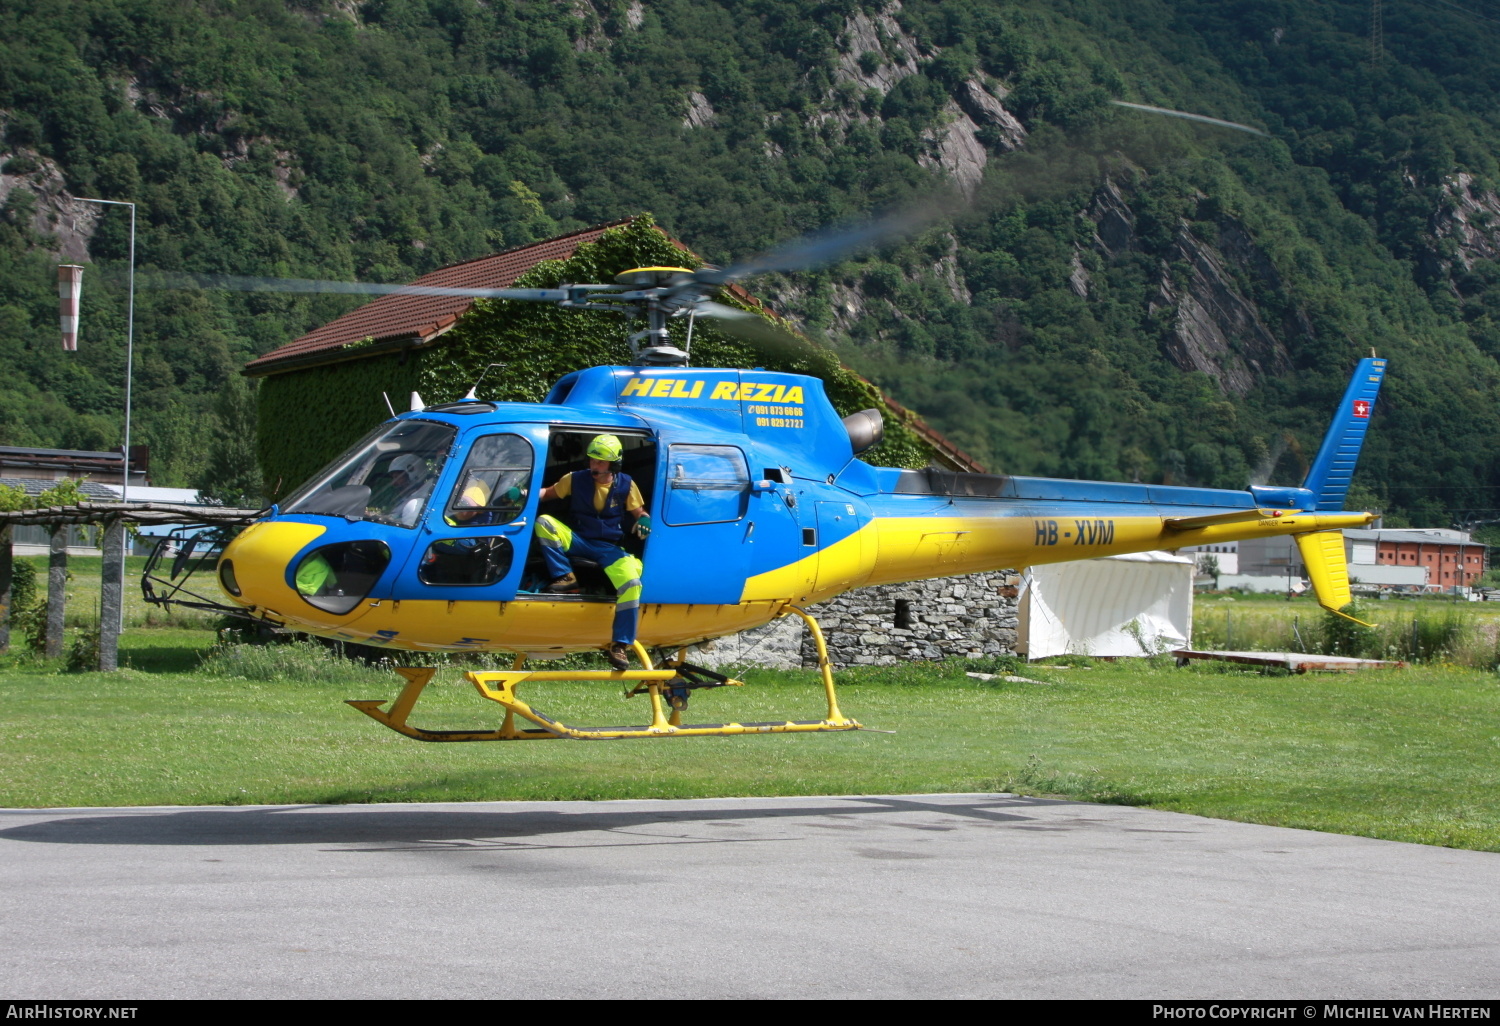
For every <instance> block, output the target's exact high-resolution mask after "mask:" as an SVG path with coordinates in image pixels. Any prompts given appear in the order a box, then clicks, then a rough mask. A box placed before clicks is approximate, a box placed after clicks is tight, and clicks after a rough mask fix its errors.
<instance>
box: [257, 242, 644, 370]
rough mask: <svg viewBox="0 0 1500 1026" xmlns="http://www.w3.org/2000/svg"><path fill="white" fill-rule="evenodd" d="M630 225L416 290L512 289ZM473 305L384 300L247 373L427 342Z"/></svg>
mask: <svg viewBox="0 0 1500 1026" xmlns="http://www.w3.org/2000/svg"><path fill="white" fill-rule="evenodd" d="M627 223H628V219H627V220H625V221H612V222H610V223H608V224H600V225H595V226H593V227H592V228H585V229H583V230H582V231H577V232H573V233H572V234H570V235H561V236H558V237H557V238H555V239H547V240H545V241H543V242H535V243H531V244H530V245H526V246H518V247H516V248H514V249H508V250H506V251H505V252H503V253H495V254H493V255H492V256H487V257H480V258H479V259H478V260H469V261H467V262H465V263H462V264H454V265H453V266H451V267H443V268H440V269H439V270H436V271H433V272H432V273H430V274H424V275H423V276H422V277H420V278H418V279H417V280H416V281H414V282H412V283H411V284H413V285H430V286H436V287H439V288H457V289H465V288H468V289H503V288H508V287H509V286H510V285H511V284H513V283H514V282H515V280H516V279H517V278H519V277H520V276H521V275H522V274H525V273H526V272H527V271H529V270H531V268H533V267H535V266H536V265H537V264H539V263H541V262H542V261H543V260H566V259H567V258H568V257H570V256H572V255H573V254H574V253H575V252H576V251H577V250H578V247H579V246H581V245H583V244H585V243H589V242H594V241H595V240H597V239H598V238H599V237H600V236H601V235H603V234H604V233H605V231H607V230H608V229H610V228H614V227H618V226H619V225H622V224H627ZM473 305H474V300H473V299H471V298H469V297H467V296H410V295H399V294H397V295H387V296H381V297H380V298H379V299H376V300H374V301H373V302H370V303H366V304H365V305H364V306H361V307H358V308H357V309H354V310H350V311H349V312H348V313H346V314H344V315H343V316H342V317H339V318H337V319H336V320H332V321H329V322H328V323H327V324H325V325H323V326H322V327H321V328H318V329H316V330H314V331H310V332H308V333H307V334H306V335H303V336H302V337H301V338H298V339H293V340H292V341H290V342H288V343H287V344H286V345H284V346H280V347H278V348H276V349H273V350H272V351H271V352H269V353H267V354H266V355H264V356H262V357H260V358H258V359H255V360H252V361H250V362H249V363H248V364H246V365H245V372H246V373H247V374H250V375H252V376H253V375H257V374H266V373H274V371H275V370H276V369H277V368H276V365H277V364H280V363H282V362H283V361H288V360H295V361H296V362H298V363H301V362H302V360H303V359H305V358H310V357H316V356H318V355H319V354H327V355H328V356H332V355H333V352H334V351H335V350H338V349H340V348H342V347H343V346H346V345H348V344H349V343H350V342H359V341H362V340H364V339H367V338H368V339H373V340H375V341H377V342H378V341H380V340H382V339H393V338H415V339H424V340H425V339H428V338H431V337H432V336H434V335H436V334H437V333H438V332H439V331H441V330H442V329H444V328H446V327H447V326H448V325H450V324H452V323H453V322H454V321H456V320H457V319H458V318H459V317H460V316H462V315H463V313H464V312H465V311H467V310H468V309H469V307H471V306H473Z"/></svg>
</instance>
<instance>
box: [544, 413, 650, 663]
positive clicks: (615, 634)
mask: <svg viewBox="0 0 1500 1026" xmlns="http://www.w3.org/2000/svg"><path fill="white" fill-rule="evenodd" d="M587 455H588V458H589V469H587V470H579V471H575V472H574V473H572V474H565V475H563V477H562V478H560V479H559V480H558V481H557V482H556V483H555V484H552V485H549V486H547V487H546V488H544V489H542V494H541V500H542V501H543V502H548V501H550V500H552V499H568V500H570V510H569V512H570V514H571V516H570V519H571V520H572V521H573V526H572V527H569V526H568V525H567V524H564V523H563V522H562V521H560V520H558V519H557V518H556V517H550V516H545V515H544V516H540V517H537V521H536V536H537V539H538V540H539V541H540V542H541V543H542V555H543V557H545V559H546V560H547V570H548V574H549V576H550V577H551V578H552V583H550V584H548V585H547V587H546V588H545V589H544V590H546V591H549V592H553V593H564V594H566V593H570V592H576V591H577V590H578V578H577V576H576V575H575V574H574V573H573V565H572V563H571V562H570V561H569V557H570V556H582V557H585V558H587V559H592V560H593V561H595V562H596V563H598V564H599V565H600V566H601V567H603V568H604V573H605V575H606V576H607V577H608V578H609V583H610V584H612V585H614V588H615V619H614V626H613V628H612V629H611V633H610V644H609V646H608V647H607V648H606V649H605V655H606V656H607V657H608V658H609V665H610V666H613V667H614V668H615V669H617V670H624V669H627V668H628V667H629V666H630V662H629V654H630V646H631V645H632V644H633V643H634V642H635V632H636V617H637V614H638V610H639V607H640V604H641V569H642V567H641V561H640V560H639V559H637V558H635V557H634V556H632V555H631V554H630V553H628V552H626V551H625V550H624V549H622V548H620V541H621V539H623V538H624V537H625V530H624V526H623V521H624V517H625V514H626V513H629V514H630V516H631V518H632V520H633V521H634V525H635V526H634V529H635V533H636V535H637V536H639V537H641V538H645V537H646V536H647V535H649V534H650V533H651V516H650V514H648V513H647V512H646V503H645V500H643V499H642V498H641V492H640V489H638V488H637V487H636V486H635V482H634V481H632V480H631V479H630V475H629V474H625V473H623V472H621V470H620V461H621V459H622V458H623V457H624V455H625V450H624V447H623V446H622V445H621V444H620V440H619V439H618V438H616V437H615V436H614V435H598V436H596V437H595V438H594V440H593V441H592V442H590V443H589V447H588V453H587Z"/></svg>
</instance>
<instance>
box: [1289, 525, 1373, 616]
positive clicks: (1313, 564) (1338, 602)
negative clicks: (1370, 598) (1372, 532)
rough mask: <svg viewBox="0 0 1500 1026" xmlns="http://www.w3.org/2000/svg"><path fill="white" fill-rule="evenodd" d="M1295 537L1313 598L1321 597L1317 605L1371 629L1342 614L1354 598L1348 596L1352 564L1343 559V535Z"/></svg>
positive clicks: (1323, 533)
mask: <svg viewBox="0 0 1500 1026" xmlns="http://www.w3.org/2000/svg"><path fill="white" fill-rule="evenodd" d="M1295 537H1296V539H1297V550H1298V551H1299V552H1301V553H1302V564H1303V566H1305V567H1306V568H1307V578H1308V580H1310V581H1312V586H1313V594H1315V595H1317V596H1318V605H1320V606H1322V607H1323V608H1324V609H1326V610H1328V611H1329V612H1331V613H1338V615H1339V616H1342V617H1343V618H1344V619H1346V620H1354V622H1355V623H1361V624H1364V625H1365V626H1366V627H1369V626H1372V625H1371V624H1367V623H1365V622H1364V621H1363V620H1355V619H1354V617H1352V616H1350V615H1349V614H1348V613H1344V612H1341V610H1342V609H1343V608H1344V607H1345V606H1347V605H1348V604H1349V603H1350V602H1351V601H1353V598H1354V596H1353V595H1351V594H1350V593H1349V564H1348V563H1347V562H1346V561H1345V559H1344V532H1343V531H1310V532H1308V533H1307V534H1299V535H1296V536H1295Z"/></svg>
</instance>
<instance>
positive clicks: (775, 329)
mask: <svg viewBox="0 0 1500 1026" xmlns="http://www.w3.org/2000/svg"><path fill="white" fill-rule="evenodd" d="M693 309H694V311H695V312H696V313H697V315H698V316H699V317H712V318H713V319H714V320H715V321H717V322H718V324H717V327H718V328H719V330H721V331H723V332H724V333H725V334H726V335H733V336H735V337H736V338H740V339H744V340H745V341H746V342H754V343H756V344H758V345H762V346H768V347H771V348H775V349H780V350H795V351H797V352H802V353H805V352H807V350H808V343H807V342H805V341H803V340H802V339H800V338H798V337H797V336H796V335H793V334H792V333H791V332H790V331H787V330H786V329H785V328H782V327H779V326H778V325H776V324H775V323H773V322H771V321H768V320H766V319H765V318H764V317H762V316H760V315H759V314H754V313H751V312H749V311H748V310H736V309H735V308H734V307H732V306H725V305H724V304H723V303H715V302H714V301H713V300H709V299H705V300H703V301H702V302H700V303H698V304H696V305H695V306H694V307H693Z"/></svg>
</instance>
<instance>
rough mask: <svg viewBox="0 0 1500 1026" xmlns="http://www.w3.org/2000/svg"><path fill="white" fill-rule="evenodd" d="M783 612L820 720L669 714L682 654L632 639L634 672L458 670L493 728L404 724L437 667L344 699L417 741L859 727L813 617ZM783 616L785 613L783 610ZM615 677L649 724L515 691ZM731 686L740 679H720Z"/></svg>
mask: <svg viewBox="0 0 1500 1026" xmlns="http://www.w3.org/2000/svg"><path fill="white" fill-rule="evenodd" d="M786 612H788V613H795V614H796V615H797V616H800V617H802V619H803V621H804V622H805V623H806V624H807V626H808V628H809V630H811V631H812V636H813V641H814V642H815V643H816V645H817V649H818V669H819V670H820V671H821V673H822V677H823V689H824V691H825V692H826V694H827V697H828V716H827V718H825V719H821V720H781V721H775V722H762V723H694V724H686V725H685V724H683V723H682V721H681V720H682V707H684V706H686V704H687V703H686V701H685V700H682V699H679V700H678V701H673V702H671V703H669V704H670V708H671V713H670V715H668V713H667V705H666V704H664V703H663V701H662V699H663V693H664V692H669V691H672V690H673V688H671V687H670V685H671V684H672V682H674V681H676V680H677V679H678V678H679V671H678V669H677V667H680V666H681V665H682V662H683V654H684V653H681V652H679V653H678V658H677V667H674V666H671V665H668V666H663V667H662V668H660V669H657V668H655V667H653V666H652V665H651V657H650V656H649V655H647V654H646V650H645V648H643V647H642V646H641V644H640V643H639V642H636V643H635V645H634V648H635V654H636V657H637V658H638V659H639V660H640V662H641V665H642V666H643V667H645V669H641V670H526V669H523V666H524V665H525V662H526V657H525V656H517V657H516V662H515V666H514V667H513V668H511V669H509V670H481V671H479V672H472V671H471V672H469V673H466V674H464V676H465V677H467V678H468V680H469V682H470V683H471V684H473V685H474V687H475V688H477V689H478V690H479V693H480V695H482V696H484V697H485V698H487V699H489V700H490V701H492V702H496V703H498V704H499V705H500V706H501V707H502V708H504V709H505V722H504V723H502V724H501V726H500V729H499V730H424V729H422V728H421V727H414V726H412V725H411V724H409V723H407V722H406V721H407V718H408V717H409V716H410V715H411V712H412V709H413V708H414V707H415V706H416V704H417V699H418V698H419V697H421V694H422V690H423V689H424V688H425V687H427V685H428V684H429V683H430V682H431V681H432V677H433V674H435V673H436V672H437V671H436V670H435V669H434V668H432V667H430V666H423V667H411V666H403V667H397V669H396V672H397V673H399V674H400V675H401V676H402V677H404V678H406V686H405V687H404V688H402V689H401V694H400V695H398V696H397V697H396V700H395V701H394V702H392V703H391V707H390V708H389V709H386V710H382V709H381V708H380V707H381V706H383V705H385V700H384V699H376V700H368V699H363V700H350V701H349V702H348V704H349V705H352V706H354V708H356V709H358V710H359V711H360V712H362V713H364V714H365V715H366V716H369V717H370V718H371V719H374V720H378V721H379V722H381V723H383V724H385V725H386V726H387V727H390V728H391V729H392V730H394V731H396V732H398V733H401V734H405V735H406V736H407V737H410V738H416V739H417V740H418V741H552V740H574V741H618V740H631V739H636V738H668V737H733V736H735V735H739V734H808V733H817V732H823V731H833V730H859V729H861V727H860V724H859V723H858V722H857V721H855V720H851V719H849V718H848V717H846V716H845V715H844V714H843V713H842V712H840V711H839V706H838V699H837V696H836V695H835V694H834V686H833V667H832V664H831V663H830V662H829V659H828V647H827V645H825V644H824V642H823V632H822V630H821V629H819V627H818V622H817V621H816V620H814V619H813V618H812V616H810V615H809V614H808V613H806V612H804V611H803V610H801V609H798V608H797V607H796V606H788V607H787V610H786ZM783 615H785V613H783ZM563 680H574V681H590V680H599V681H606V680H607V681H615V682H617V683H624V684H625V685H626V691H625V695H626V697H627V698H628V697H630V696H631V695H636V694H640V693H641V692H642V691H644V692H645V693H646V695H647V696H648V698H649V699H650V703H651V723H650V724H649V725H646V726H641V727H570V726H568V725H567V724H564V723H562V722H560V721H558V720H555V719H553V718H552V717H550V716H548V715H546V714H545V713H542V712H539V711H538V710H536V709H533V708H532V707H531V706H530V705H528V704H527V703H526V702H525V701H523V700H522V699H521V698H520V696H519V695H517V694H516V691H517V689H518V688H519V687H520V686H521V685H522V684H529V683H532V682H545V681H563ZM724 683H728V684H735V685H738V684H740V683H741V682H740V681H725V682H724ZM517 716H519V717H521V719H523V720H527V721H529V722H531V723H534V724H536V726H534V727H518V726H517V725H516V722H517V721H516V717H517Z"/></svg>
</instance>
